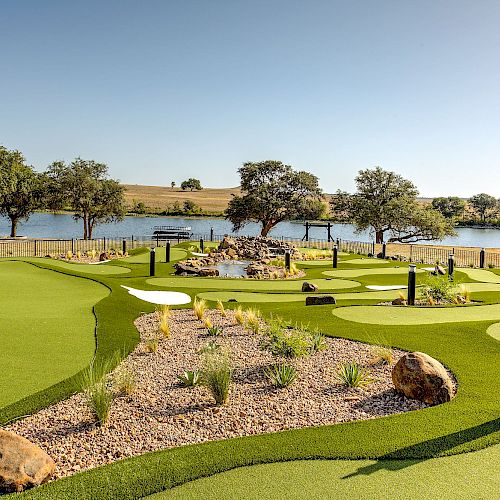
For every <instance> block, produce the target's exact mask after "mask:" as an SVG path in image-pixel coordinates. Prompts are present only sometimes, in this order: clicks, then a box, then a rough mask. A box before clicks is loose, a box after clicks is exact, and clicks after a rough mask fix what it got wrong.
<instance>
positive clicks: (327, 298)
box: [306, 295, 337, 306]
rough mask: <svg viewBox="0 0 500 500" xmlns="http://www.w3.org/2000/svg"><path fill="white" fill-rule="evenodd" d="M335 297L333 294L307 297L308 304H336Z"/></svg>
mask: <svg viewBox="0 0 500 500" xmlns="http://www.w3.org/2000/svg"><path fill="white" fill-rule="evenodd" d="M336 303H337V301H336V300H335V297H332V296H331V295H319V296H316V297H306V306H324V305H326V304H336Z"/></svg>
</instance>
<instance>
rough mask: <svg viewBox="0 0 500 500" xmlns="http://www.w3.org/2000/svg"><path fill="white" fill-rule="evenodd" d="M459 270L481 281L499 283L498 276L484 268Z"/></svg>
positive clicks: (499, 277)
mask: <svg viewBox="0 0 500 500" xmlns="http://www.w3.org/2000/svg"><path fill="white" fill-rule="evenodd" d="M460 271H461V272H462V273H464V274H466V275H467V276H468V277H469V278H470V279H473V280H476V281H483V282H485V283H500V276H499V275H498V274H496V273H493V272H491V271H487V270H486V269H472V268H470V269H469V268H464V269H460Z"/></svg>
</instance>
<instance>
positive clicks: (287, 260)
mask: <svg viewBox="0 0 500 500" xmlns="http://www.w3.org/2000/svg"><path fill="white" fill-rule="evenodd" d="M285 268H286V270H287V271H290V252H289V251H288V250H287V251H286V252H285Z"/></svg>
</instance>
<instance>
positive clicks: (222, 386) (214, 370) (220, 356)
mask: <svg viewBox="0 0 500 500" xmlns="http://www.w3.org/2000/svg"><path fill="white" fill-rule="evenodd" d="M202 364H203V383H204V385H206V386H207V387H208V389H209V390H210V392H211V393H212V396H213V397H214V399H215V402H216V404H218V405H223V404H224V403H226V402H227V400H228V397H229V389H230V386H231V376H232V370H231V361H230V357H229V353H228V351H227V350H225V349H222V348H220V349H217V350H216V351H213V352H206V353H204V354H203V359H202Z"/></svg>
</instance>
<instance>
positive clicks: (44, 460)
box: [0, 430, 56, 491]
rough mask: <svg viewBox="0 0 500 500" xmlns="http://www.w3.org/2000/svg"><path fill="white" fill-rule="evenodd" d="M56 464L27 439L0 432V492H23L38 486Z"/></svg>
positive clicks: (53, 469) (50, 473)
mask: <svg viewBox="0 0 500 500" xmlns="http://www.w3.org/2000/svg"><path fill="white" fill-rule="evenodd" d="M55 469H56V464H55V462H54V460H52V458H50V457H49V456H48V455H47V453H45V452H44V451H43V450H42V449H41V448H39V447H38V446H36V445H34V444H33V443H31V442H30V441H28V440H27V439H25V438H23V437H21V436H18V435H17V434H14V433H13V432H9V431H2V430H0V490H2V489H3V490H5V491H23V490H24V489H26V488H29V487H31V486H38V485H39V484H42V483H44V482H45V481H47V480H48V479H49V478H50V476H52V474H54V472H55Z"/></svg>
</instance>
